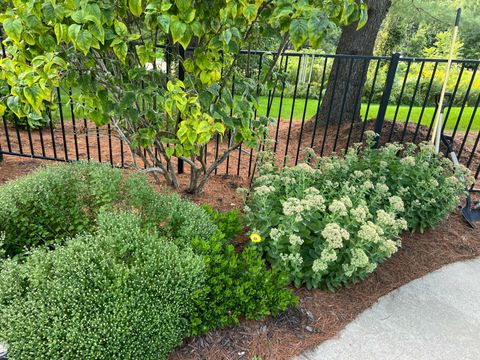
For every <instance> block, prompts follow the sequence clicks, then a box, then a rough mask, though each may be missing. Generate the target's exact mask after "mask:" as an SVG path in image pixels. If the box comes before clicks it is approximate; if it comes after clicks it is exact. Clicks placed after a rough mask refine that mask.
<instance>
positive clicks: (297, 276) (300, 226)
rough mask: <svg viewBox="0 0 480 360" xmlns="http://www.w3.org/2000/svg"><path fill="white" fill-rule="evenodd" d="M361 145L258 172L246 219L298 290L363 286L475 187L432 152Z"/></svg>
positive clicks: (263, 167) (425, 147) (267, 162)
mask: <svg viewBox="0 0 480 360" xmlns="http://www.w3.org/2000/svg"><path fill="white" fill-rule="evenodd" d="M369 136H370V140H369V142H368V144H367V146H366V147H364V148H361V146H360V145H359V144H357V145H356V146H355V147H354V148H352V149H350V150H349V151H348V152H347V153H346V154H344V156H342V157H336V156H334V157H330V158H317V159H315V158H314V157H313V155H312V154H311V156H310V157H309V159H308V160H309V161H308V163H303V164H300V165H298V166H295V167H292V168H284V169H280V168H277V167H276V166H275V165H274V164H273V162H272V161H271V159H269V157H268V156H267V157H266V160H265V161H264V163H263V164H262V165H261V167H260V176H259V177H258V178H257V179H256V180H255V181H254V183H253V186H252V190H251V192H250V194H249V195H248V198H247V202H246V206H245V211H246V214H247V222H248V225H249V226H250V228H251V230H252V232H254V233H259V235H261V237H262V238H263V241H262V242H259V243H258V244H257V246H258V248H259V250H260V251H262V252H263V253H264V254H265V255H266V257H267V259H268V260H269V261H270V262H271V263H272V266H273V267H274V268H277V269H281V270H282V271H284V272H285V273H286V274H288V275H289V277H290V280H291V281H293V282H294V284H295V285H296V286H301V285H303V284H305V285H306V286H307V287H309V288H312V287H314V288H317V287H321V288H328V289H330V290H335V289H337V288H338V287H339V286H341V285H348V284H349V283H351V282H357V281H359V280H361V279H364V278H365V277H366V276H367V275H368V274H369V273H371V272H372V271H374V270H375V268H376V267H377V265H378V264H379V263H382V262H383V261H385V260H386V259H387V258H389V257H390V256H392V254H394V253H395V252H396V251H397V249H398V247H399V246H400V239H399V234H400V233H401V232H402V231H403V230H406V229H408V228H409V229H410V230H414V229H416V228H418V229H419V230H420V231H423V230H424V229H426V228H427V227H433V226H435V225H436V224H437V223H438V222H439V221H440V220H441V219H443V218H444V217H445V216H447V215H448V213H449V212H450V211H452V210H454V209H455V207H456V205H457V204H458V203H459V201H460V197H461V195H462V194H464V193H465V189H466V187H467V186H468V184H469V183H470V177H469V176H468V175H467V170H466V169H465V168H464V167H454V166H453V164H452V163H451V162H450V161H449V160H448V159H445V158H443V157H442V156H441V155H436V154H435V152H434V149H433V148H432V147H430V146H429V145H425V144H423V145H420V146H419V147H418V148H417V147H416V146H415V145H408V146H406V148H404V147H403V146H401V145H398V144H390V145H387V146H386V147H384V148H382V149H372V148H371V146H372V140H373V138H374V135H372V134H370V135H369Z"/></svg>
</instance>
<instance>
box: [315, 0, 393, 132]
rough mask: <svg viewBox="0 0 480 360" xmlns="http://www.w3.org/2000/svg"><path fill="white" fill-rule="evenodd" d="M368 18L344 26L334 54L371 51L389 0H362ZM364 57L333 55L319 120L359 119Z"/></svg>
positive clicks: (334, 121)
mask: <svg viewBox="0 0 480 360" xmlns="http://www.w3.org/2000/svg"><path fill="white" fill-rule="evenodd" d="M365 3H366V4H367V5H368V21H367V23H366V24H365V26H364V27H363V28H362V29H360V30H358V31H357V30H356V29H357V24H356V23H355V24H352V25H349V26H346V27H344V28H343V30H342V35H341V37H340V41H339V43H338V46H337V51H336V53H337V54H347V55H370V56H371V55H373V49H374V46H375V40H376V38H377V34H378V32H379V30H380V26H381V25H382V22H383V20H384V19H385V17H386V15H387V12H388V9H389V8H390V5H391V0H365ZM368 65H369V61H368V59H352V58H336V59H335V60H334V63H333V66H332V71H331V73H330V76H329V79H328V85H327V89H326V92H325V96H324V98H323V101H322V105H321V107H320V109H319V112H320V113H319V114H318V115H319V116H318V119H319V121H320V122H321V123H322V124H325V123H326V122H327V121H328V122H329V123H341V122H351V121H358V120H360V107H361V99H360V96H361V95H362V92H363V87H364V84H365V80H366V70H367V68H368Z"/></svg>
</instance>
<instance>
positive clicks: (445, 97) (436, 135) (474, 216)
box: [432, 9, 480, 227]
mask: <svg viewBox="0 0 480 360" xmlns="http://www.w3.org/2000/svg"><path fill="white" fill-rule="evenodd" d="M461 14H462V10H461V9H458V10H457V18H456V20H455V27H454V29H453V36H452V46H451V48H450V54H449V56H448V61H447V69H446V71H445V79H444V81H443V86H442V91H441V93H440V96H439V97H438V99H437V100H438V102H437V109H438V114H437V117H436V119H435V123H434V126H433V136H432V145H434V146H435V151H436V152H437V154H438V153H439V152H440V142H441V141H443V142H444V143H445V145H446V146H447V148H448V150H447V152H448V155H449V156H450V158H451V159H452V162H453V163H454V164H455V165H458V164H459V161H458V157H457V154H456V153H455V151H454V150H453V141H454V140H453V138H452V137H451V136H446V135H444V134H443V133H442V130H443V113H444V110H445V107H446V106H447V105H450V104H451V103H452V102H453V96H452V94H450V93H447V92H446V90H447V85H448V75H449V73H450V68H451V66H452V58H453V53H454V50H455V45H456V42H457V35H458V27H459V25H460V17H461ZM474 191H476V190H469V189H467V198H466V201H465V206H464V207H463V208H462V215H463V217H464V218H465V220H466V221H467V222H468V223H469V224H470V226H472V227H475V222H477V221H480V202H479V201H476V202H474V204H473V206H472V198H471V193H472V192H474Z"/></svg>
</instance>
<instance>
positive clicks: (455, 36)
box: [431, 9, 462, 150]
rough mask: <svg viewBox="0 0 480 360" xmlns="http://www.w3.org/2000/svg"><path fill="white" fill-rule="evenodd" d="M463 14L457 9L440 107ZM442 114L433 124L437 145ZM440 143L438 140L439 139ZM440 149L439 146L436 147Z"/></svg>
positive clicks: (433, 142)
mask: <svg viewBox="0 0 480 360" xmlns="http://www.w3.org/2000/svg"><path fill="white" fill-rule="evenodd" d="M461 15H462V9H458V10H457V18H456V19H455V27H454V28H453V36H452V45H451V46H450V53H449V55H448V61H447V69H446V70H445V78H444V79H443V86H442V92H441V93H440V99H439V104H438V106H439V107H440V109H442V108H443V101H444V98H445V92H446V90H447V85H448V75H449V73H450V68H451V67H452V59H453V54H454V52H455V45H456V43H457V35H458V26H459V25H460V18H461ZM441 116H442V111H437V116H436V118H435V122H434V124H433V132H432V140H431V143H432V145H435V143H436V138H437V137H438V134H439V133H440V132H439V131H438V127H439V126H440V127H441V125H439V123H440V122H441V120H442V119H441ZM437 143H438V141H437ZM436 148H437V150H438V146H437V147H436Z"/></svg>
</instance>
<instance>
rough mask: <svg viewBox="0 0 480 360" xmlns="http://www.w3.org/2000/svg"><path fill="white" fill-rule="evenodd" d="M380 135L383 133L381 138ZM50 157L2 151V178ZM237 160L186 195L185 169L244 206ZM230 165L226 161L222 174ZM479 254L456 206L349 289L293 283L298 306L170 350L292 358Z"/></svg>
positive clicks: (180, 355) (215, 198)
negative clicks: (403, 290) (386, 298)
mask: <svg viewBox="0 0 480 360" xmlns="http://www.w3.org/2000/svg"><path fill="white" fill-rule="evenodd" d="M288 128H289V127H288V124H287V123H283V122H282V123H281V126H280V127H279V139H282V138H286V134H287V133H288V131H289V130H288ZM397 128H398V130H397ZM387 129H388V128H387ZM319 130H320V131H317V132H316V136H318V134H324V133H325V129H324V128H321V129H319ZM362 130H363V129H362V128H361V124H359V125H355V126H354V128H353V131H352V136H351V142H354V141H355V142H357V141H358V140H359V139H360V134H361V133H362ZM414 130H415V129H413V132H412V129H409V132H408V133H407V136H412V134H414ZM421 130H422V131H424V130H425V129H421ZM336 131H339V134H340V135H339V142H338V143H337V146H336V148H335V146H334V145H335V144H334V141H330V142H329V143H325V146H324V154H328V153H329V152H333V151H337V150H338V149H341V148H344V147H345V146H346V144H347V139H348V133H349V127H345V128H343V127H341V128H340V130H337V129H336V128H333V129H327V131H326V132H327V136H326V138H327V139H334V137H332V134H336ZM402 132H403V124H402V129H400V128H399V127H397V126H395V127H394V131H393V134H394V137H393V138H394V139H395V138H397V139H398V137H399V136H401V133H402ZM312 134H313V131H312V130H309V131H308V129H307V131H306V132H305V131H304V132H303V134H302V139H301V140H302V141H301V145H302V146H304V145H305V144H307V143H309V142H310V140H311V138H310V139H308V136H312ZM387 134H388V131H387ZM290 135H291V137H292V138H293V139H299V138H300V126H299V124H293V126H292V128H291V129H290ZM306 139H307V140H306ZM407 140H408V139H407ZM383 141H384V140H383V139H382V140H381V142H383ZM410 141H411V140H410ZM473 141H474V139H473ZM351 142H350V143H351ZM293 143H295V142H293ZM293 143H291V144H290V146H289V149H288V151H285V149H286V147H287V146H286V144H285V143H284V142H281V141H279V142H278V145H277V150H278V154H279V160H282V156H283V154H284V153H287V154H290V155H291V154H293V155H294V156H293V158H292V157H291V158H290V159H289V160H288V163H294V162H295V154H296V153H295V151H296V150H297V147H298V140H297V145H293V146H292V144H293ZM471 144H472V142H470V140H469V142H467V145H466V147H465V149H464V154H465V155H464V156H466V157H469V156H470V155H471V154H473V156H472V159H473V160H472V164H474V166H472V167H471V168H473V169H475V168H477V167H478V164H479V163H480V160H479V158H480V154H479V151H478V150H476V149H474V148H473V149H472V148H471ZM307 145H308V144H307ZM314 148H316V150H317V151H320V152H321V143H320V144H318V143H316V144H314ZM212 149H213V147H212ZM292 149H294V150H292ZM242 154H243V152H242ZM245 156H249V155H245ZM464 160H465V158H464ZM467 160H468V159H467ZM45 163H48V161H42V160H33V159H28V158H21V157H13V156H5V160H4V161H3V162H2V163H0V183H1V182H5V181H7V180H9V179H13V178H15V177H18V176H22V175H25V174H27V173H29V172H30V171H32V170H33V169H35V168H36V167H38V166H40V165H42V164H45ZM240 165H241V166H240V168H239V169H240V170H239V173H240V175H244V176H243V177H238V176H232V175H231V174H232V173H233V174H236V170H237V169H238V157H237V158H235V157H234V155H232V160H231V161H230V166H231V171H230V175H216V176H213V177H212V179H211V180H210V181H209V182H208V184H207V186H206V188H205V190H204V192H203V193H202V194H200V195H195V196H189V195H185V193H184V191H183V190H184V189H185V186H186V183H187V182H188V174H184V175H181V176H180V183H181V185H182V186H181V187H180V189H179V192H181V193H182V194H183V196H186V197H188V198H190V199H191V200H193V201H195V202H198V203H209V204H211V205H212V206H214V207H216V208H218V209H220V210H228V209H231V208H239V207H241V204H242V203H241V200H240V198H239V196H238V195H237V193H236V191H235V190H236V188H237V187H238V186H246V185H248V178H247V176H246V175H248V163H247V162H244V163H243V162H240ZM225 171H226V168H225V167H224V168H223V170H221V171H219V173H222V172H225ZM476 256H480V232H479V229H478V228H477V229H472V228H471V227H469V226H468V225H467V224H466V223H465V221H464V220H463V218H462V217H461V215H459V213H458V212H457V213H455V214H452V215H451V216H449V217H448V218H447V219H445V220H444V221H443V222H442V223H441V224H440V225H439V226H438V227H437V228H435V229H434V230H428V231H426V232H425V233H424V234H420V233H414V234H410V233H404V234H403V235H402V247H401V249H400V250H399V251H398V252H397V253H396V254H395V255H394V256H393V257H392V258H391V259H389V260H388V261H386V262H385V263H384V264H382V265H380V266H379V267H378V269H377V270H376V271H375V272H374V273H373V274H371V275H370V276H369V277H368V278H367V279H366V280H365V281H363V282H361V283H358V284H355V285H352V286H351V287H349V288H342V289H340V290H339V291H337V292H336V293H329V292H326V291H321V290H306V289H295V293H296V294H297V295H298V296H299V298H300V305H299V306H298V307H297V308H292V309H290V310H289V311H287V312H286V313H284V314H282V315H280V316H278V317H269V318H267V319H265V320H263V321H242V322H241V323H240V325H238V326H235V327H232V328H227V329H222V330H218V331H213V332H210V333H208V334H206V335H204V336H201V337H196V338H192V339H187V340H186V341H185V342H184V344H183V345H182V346H181V347H179V348H178V349H177V350H176V351H175V352H174V353H172V354H171V356H170V360H180V359H181V360H190V359H191V360H193V359H195V360H197V359H198V360H200V359H202V360H203V359H212V360H213V359H215V360H217V359H218V360H220V359H225V360H230V359H232V360H233V359H242V360H243V359H245V360H249V359H251V357H253V356H255V355H256V356H260V357H261V358H262V360H273V359H274V360H283V359H285V360H286V359H291V358H292V357H293V356H295V355H298V354H300V353H301V352H302V351H304V350H306V349H309V348H311V347H314V346H316V345H318V344H319V343H321V342H322V341H325V340H327V339H329V338H331V337H333V336H335V335H336V334H338V332H339V331H340V330H341V329H343V328H344V327H345V326H346V325H347V324H348V323H349V322H350V321H352V320H353V319H354V318H355V317H356V316H358V315H359V314H360V313H361V312H362V311H364V310H365V309H367V308H368V307H370V306H371V305H373V304H374V303H375V302H376V301H377V300H378V299H379V298H380V297H381V296H383V295H385V294H387V293H389V292H390V291H392V290H394V289H396V288H398V287H400V286H402V285H404V284H406V283H408V282H410V281H412V280H414V279H416V278H418V277H421V276H423V275H425V274H427V273H429V272H431V271H434V270H436V269H438V268H440V267H441V266H443V265H445V264H448V263H452V262H456V261H461V260H467V259H471V258H474V257H476Z"/></svg>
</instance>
